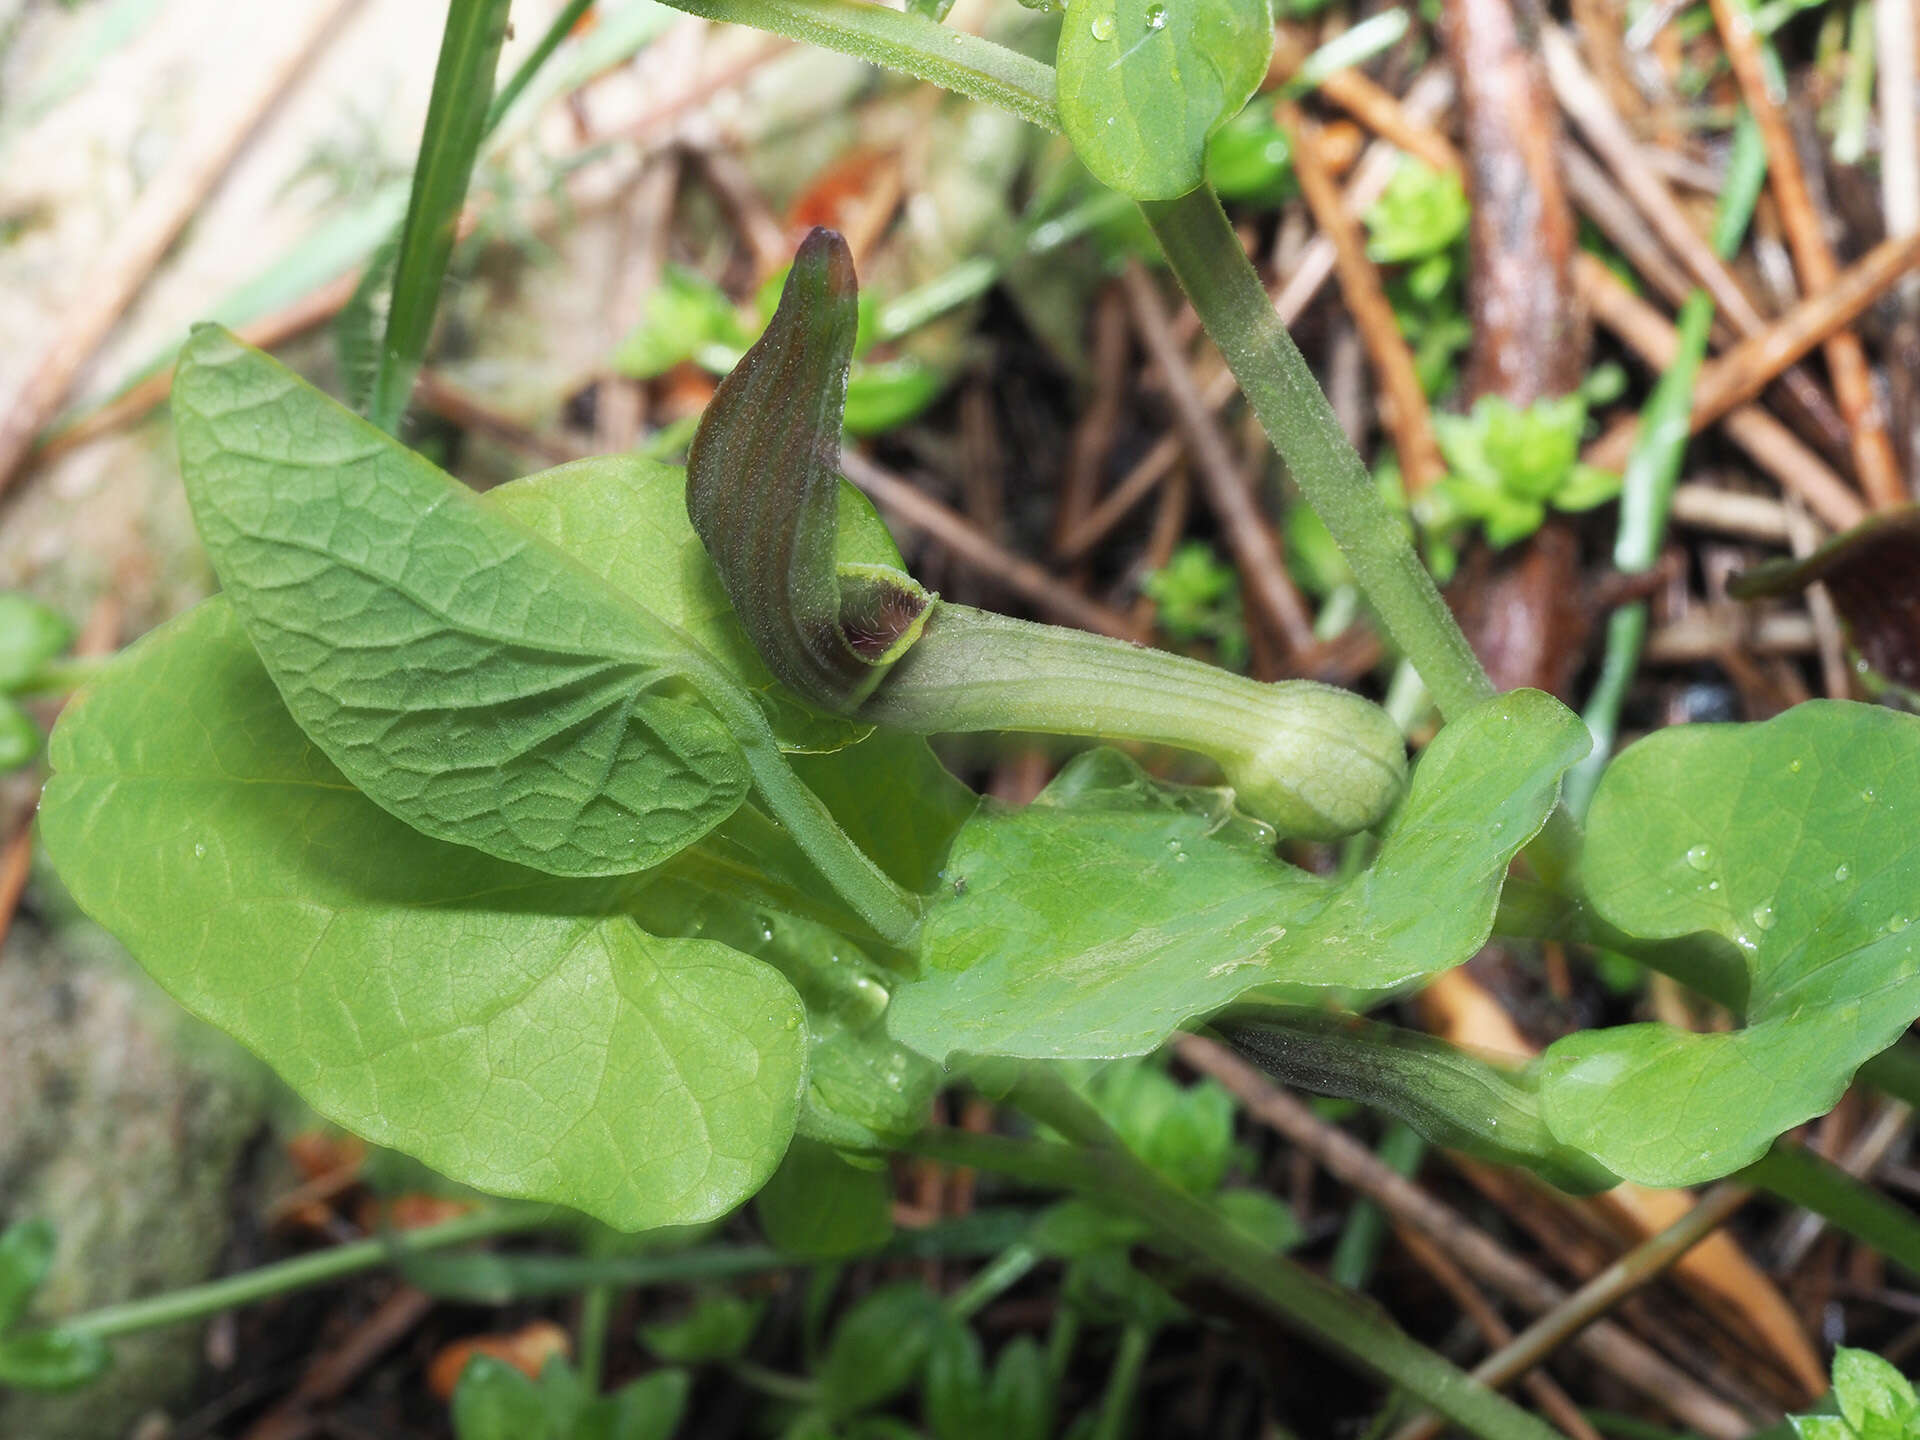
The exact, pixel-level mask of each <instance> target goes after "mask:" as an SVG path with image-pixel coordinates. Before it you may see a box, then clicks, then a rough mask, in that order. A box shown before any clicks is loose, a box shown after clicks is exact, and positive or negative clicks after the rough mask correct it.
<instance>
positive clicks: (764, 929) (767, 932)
mask: <svg viewBox="0 0 1920 1440" xmlns="http://www.w3.org/2000/svg"><path fill="white" fill-rule="evenodd" d="M772 939H773V921H771V920H769V919H768V918H767V917H766V916H764V915H762V916H761V917H760V943H761V944H762V945H765V944H768V943H769V942H771V941H772Z"/></svg>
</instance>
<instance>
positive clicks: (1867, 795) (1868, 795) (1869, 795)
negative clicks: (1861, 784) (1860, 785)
mask: <svg viewBox="0 0 1920 1440" xmlns="http://www.w3.org/2000/svg"><path fill="white" fill-rule="evenodd" d="M1860 798H1861V799H1862V800H1864V801H1866V802H1867V804H1869V805H1871V804H1873V801H1874V794H1873V791H1872V790H1871V789H1867V790H1862V791H1861V792H1860Z"/></svg>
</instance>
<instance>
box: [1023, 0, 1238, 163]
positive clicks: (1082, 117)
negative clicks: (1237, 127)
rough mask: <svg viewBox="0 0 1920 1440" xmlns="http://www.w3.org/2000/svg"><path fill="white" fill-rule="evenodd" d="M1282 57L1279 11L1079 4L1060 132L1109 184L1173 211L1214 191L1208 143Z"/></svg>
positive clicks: (1189, 2) (1160, 1) (1165, 0)
mask: <svg viewBox="0 0 1920 1440" xmlns="http://www.w3.org/2000/svg"><path fill="white" fill-rule="evenodd" d="M1272 56H1273V4H1272V0H1076V3H1075V4H1074V6H1073V8H1072V10H1071V11H1070V12H1069V14H1068V15H1067V17H1066V19H1065V20H1064V21H1063V22H1062V23H1061V26H1060V48H1059V51H1058V52H1057V54H1056V56H1055V64H1056V66H1057V67H1058V71H1059V77H1060V119H1061V123H1062V124H1064V125H1065V126H1066V131H1067V136H1068V138H1069V139H1071V140H1072V141H1073V148H1074V150H1075V151H1076V152H1078V154H1079V156H1080V159H1081V160H1082V161H1083V162H1085V164H1086V167H1087V169H1089V170H1091V171H1092V172H1093V173H1094V176H1095V177H1096V178H1097V179H1098V180H1100V182H1101V183H1102V184H1104V185H1109V186H1111V187H1112V188H1113V189H1115V190H1118V191H1119V192H1120V193H1121V194H1123V195H1129V196H1131V197H1132V198H1134V199H1135V200H1171V199H1173V198H1174V197H1175V196H1177V195H1184V194H1186V193H1187V192H1188V191H1189V190H1191V189H1193V188H1194V187H1195V186H1197V185H1199V184H1200V183H1201V182H1202V181H1203V180H1205V179H1206V175H1207V141H1208V140H1209V139H1210V138H1211V137H1212V135H1213V132H1214V131H1216V130H1218V129H1219V128H1220V127H1221V126H1223V125H1225V124H1226V123H1227V122H1228V121H1229V120H1231V119H1232V118H1233V117H1234V116H1235V115H1237V114H1239V113H1240V107H1241V106H1242V105H1245V104H1246V103H1247V98H1248V97H1249V96H1250V95H1252V94H1253V92H1254V90H1255V89H1256V88H1258V86H1259V84H1260V81H1261V79H1262V78H1263V77H1264V76H1265V75H1266V73H1267V63H1268V61H1269V60H1270V59H1271V58H1272Z"/></svg>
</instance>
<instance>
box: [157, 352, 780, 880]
mask: <svg viewBox="0 0 1920 1440" xmlns="http://www.w3.org/2000/svg"><path fill="white" fill-rule="evenodd" d="M173 407H174V421H175V428H176V430H177V432H178V435H179V441H180V458H181V469H182V473H183V475H184V477H185V479H186V485H187V494H188V497H189V498H190V499H191V501H192V502H193V509H194V517H195V520H196V521H197V523H198V524H199V527H200V533H201V536H202V538H203V539H204V540H205V541H206V544H207V549H208V552H209V553H210V554H211V556H212V557H213V563H214V568H215V569H216V570H217V571H218V572H219V574H220V578H221V580H222V582H223V583H224V584H225V586H226V589H227V593H228V595H229V596H230V597H231V598H232V600H233V603H234V606H235V608H236V610H237V611H238V613H239V615H240V617H241V619H242V620H243V621H244V622H245V625H246V629H247V633H248V636H249V637H250V638H251V639H252V641H253V643H254V647H255V649H256V650H258V652H259V654H260V658H261V660H262V661H263V662H264V663H265V665H266V667H267V670H268V672H269V673H270V674H271V675H272V676H273V679H274V683H275V684H276V685H277V686H278V687H279V689H280V693H281V695H282V696H283V697H284V698H285V700H286V704H287V708H288V709H289V710H290V711H292V713H293V716H294V718H295V719H296V720H297V721H298V722H299V724H300V728H301V729H302V730H304V731H305V732H306V733H307V735H308V736H309V737H311V738H312V740H313V741H314V743H315V744H317V745H318V746H319V747H320V748H321V749H322V750H323V751H325V752H326V754H327V756H328V758H329V759H331V760H332V761H333V762H334V763H335V764H336V765H338V766H339V767H340V769H341V770H342V772H344V773H345V774H346V776H347V777H348V778H349V779H350V780H352V782H353V783H354V784H355V785H356V786H358V787H359V788H360V790H361V791H362V792H363V793H364V794H366V795H367V796H368V797H369V798H371V799H372V800H374V801H375V802H376V803H377V804H379V805H380V806H382V807H383V808H384V809H386V810H388V811H389V812H391V813H392V814H394V815H397V816H399V817H400V818H401V819H403V820H405V821H406V822H407V823H408V824H409V825H412V826H413V827H414V828H415V829H417V830H420V831H422V832H423V833H425V834H428V835H432V836H435V837H437V838H439V839H443V840H451V841H454V842H455V843H457V844H461V845H471V846H473V847H474V848H475V849H478V850H483V851H485V852H486V853H488V854H490V855H495V856H498V857H500V858H502V859H506V860H512V861H515V862H517V863H519V864H523V865H531V866H534V867H536V868H538V869H541V870H545V871H547V872H549V873H551V874H559V875H613V874H623V873H628V872H632V871H635V870H642V869H645V868H647V867H649V866H652V865H657V864H659V863H660V862H661V861H663V860H665V859H667V858H668V857H670V856H672V855H673V854H675V853H676V852H677V851H679V850H680V849H681V848H683V847H684V846H686V845H687V844H689V843H691V842H692V841H694V840H697V839H699V838H700V836H702V835H704V834H705V833H706V832H707V831H709V830H711V829H712V828H713V827H714V826H715V825H716V824H718V823H719V822H720V821H721V820H723V819H725V818H726V817H727V816H728V815H729V814H731V813H732V812H733V810H734V809H735V808H736V807H737V806H738V805H739V803H740V801H741V799H742V797H743V796H744V795H745V794H746V791H747V783H748V775H747V766H746V761H745V760H744V758H743V757H742V755H741V753H740V748H739V746H738V744H736V743H735V741H734V739H733V737H732V736H731V735H730V734H729V733H728V731H727V729H726V727H725V726H723V725H722V724H721V722H720V721H719V720H718V719H717V718H716V717H715V716H714V715H713V713H712V712H711V711H710V710H708V709H707V708H705V706H704V705H702V704H701V703H700V702H699V699H698V698H696V692H697V691H698V690H699V689H700V688H701V687H705V688H707V689H708V690H711V689H712V687H714V686H716V685H725V684H727V683H728V682H727V681H726V680H725V678H724V676H721V675H719V674H718V672H717V671H716V670H715V668H714V667H713V665H712V663H711V662H710V661H707V660H705V659H704V657H702V656H701V655H700V654H699V652H698V651H697V650H696V649H695V648H694V647H693V646H692V645H691V643H690V642H689V641H688V640H687V639H686V637H685V636H684V635H682V634H680V633H679V632H677V631H675V630H674V629H673V628H672V627H670V626H668V625H666V624H664V623H663V622H661V621H660V620H658V619H656V618H655V617H654V616H652V615H650V614H649V613H648V612H647V611H645V610H644V609H642V608H641V607H639V606H638V605H635V604H631V603H628V602H627V601H625V600H624V599H623V598H622V597H621V595H620V594H619V593H618V592H617V591H615V590H613V589H612V588H611V587H609V586H608V585H607V584H606V583H605V582H604V581H602V580H601V579H599V578H598V577H597V576H595V575H594V574H593V573H592V572H591V571H589V570H587V569H585V568H583V567H582V566H581V565H580V564H578V563H577V562H576V561H574V560H571V559H569V558H568V557H567V556H566V555H565V553H564V552H562V551H560V550H559V549H557V548H556V547H554V546H551V545H549V544H546V543H545V542H543V541H541V540H540V539H538V538H537V537H535V536H534V535H532V534H530V533H529V532H528V531H526V530H524V529H523V528H521V527H520V526H518V525H515V524H514V523H512V522H511V521H510V520H508V519H506V518H505V517H504V516H503V515H501V514H499V513H498V512H496V511H494V510H491V509H489V508H488V507H486V506H484V505H482V504H481V502H480V501H479V499H478V497H476V496H474V495H473V494H472V493H471V492H469V491H468V490H466V489H465V487H463V486H461V485H460V484H458V482H456V481H454V480H453V479H452V478H451V477H450V476H448V475H446V474H444V473H443V472H441V471H440V470H438V469H436V468H435V467H434V466H432V465H431V464H429V463H428V462H427V461H425V460H424V459H422V458H420V457H419V456H417V455H415V454H414V453H413V452H412V451H410V450H408V449H406V447H404V446H402V445H400V444H399V443H398V442H396V441H395V440H393V439H392V438H391V437H389V436H387V435H385V434H384V433H382V432H381V431H380V430H378V429H376V428H375V427H374V426H372V425H369V424H368V423H367V422H366V421H364V420H361V419H360V418H359V417H358V416H356V415H354V414H353V413H352V412H350V411H348V410H346V409H344V408H343V407H341V406H339V405H337V404H335V403H334V402H333V401H332V400H330V399H328V398H327V397H326V396H324V395H322V394H321V393H320V392H319V391H317V390H315V389H313V388H312V387H311V386H309V385H307V384H306V383H305V382H304V381H302V380H301V379H300V378H299V377H298V376H296V375H294V374H293V373H292V372H291V371H289V370H287V369H286V368H285V367H283V366H281V365H280V364H278V363H277V362H276V361H274V360H272V359H271V358H269V357H268V356H266V355H263V354H261V353H260V352H259V351H257V350H251V349H249V348H247V347H246V346H243V345H241V344H240V343H239V342H238V341H236V340H234V339H233V338H232V337H231V336H230V335H228V334H227V333H226V332H225V331H222V330H220V329H218V328H217V327H213V326H202V327H201V328H199V329H198V330H196V331H195V332H194V335H193V338H192V339H191V340H190V341H188V343H187V346H186V349H185V350H184V351H183V352H182V355H181V364H180V371H179V375H178V378H177V379H176V381H175V383H174V390H173Z"/></svg>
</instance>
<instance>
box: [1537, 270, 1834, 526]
mask: <svg viewBox="0 0 1920 1440" xmlns="http://www.w3.org/2000/svg"><path fill="white" fill-rule="evenodd" d="M1573 275H1574V282H1575V283H1576V284H1577V285H1578V286H1579V287H1580V293H1581V295H1582V296H1583V297H1584V298H1585V300H1586V303H1587V307H1588V308H1589V309H1590V310H1591V311H1592V312H1593V315H1594V318H1595V319H1597V320H1599V321H1600V323H1601V324H1603V325H1605V326H1606V327H1607V328H1608V329H1610V330H1612V331H1613V332H1614V333H1615V334H1616V335H1618V336H1619V337H1620V338H1621V339H1622V340H1623V341H1625V342H1626V343H1627V344H1628V345H1629V346H1631V347H1632V348H1633V350H1634V351H1635V352H1636V353H1637V354H1638V355H1639V356H1640V358H1641V359H1642V360H1644V361H1645V362H1646V363H1647V365H1648V366H1649V367H1651V368H1652V369H1653V370H1655V371H1660V370H1664V369H1665V368H1666V367H1667V366H1669V365H1671V364H1672V363H1673V357H1674V356H1675V355H1676V354H1677V353H1678V352H1679V348H1680V340H1679V335H1678V333H1677V332H1676V331H1675V330H1674V328H1673V325H1672V323H1671V322H1670V321H1669V320H1668V319H1667V318H1666V316H1664V315H1662V314H1661V313H1660V312H1659V311H1657V310H1655V309H1654V308H1653V307H1652V306H1651V305H1649V304H1647V302H1646V301H1644V300H1642V299H1641V298H1640V297H1639V296H1638V295H1635V294H1634V293H1633V292H1632V291H1631V290H1629V289H1628V288H1627V287H1626V286H1625V285H1623V284H1621V283H1620V280H1619V278H1618V277H1617V276H1615V275H1614V274H1613V273H1612V272H1611V271H1610V270H1608V269H1607V267H1606V266H1605V265H1603V264H1601V263H1600V262H1599V261H1598V260H1596V259H1594V258H1593V257H1592V256H1591V255H1581V256H1578V257H1576V259H1575V261H1574V267H1573ZM1625 423H1626V424H1627V425H1634V424H1636V423H1637V422H1634V421H1631V420H1629V421H1627V422H1625ZM1721 425H1722V427H1723V428H1724V429H1725V430H1726V432H1727V434H1728V435H1729V436H1730V437H1732V439H1733V440H1734V441H1735V442H1736V443H1737V444H1739V445H1740V447H1741V448H1742V449H1744V450H1745V451H1746V452H1747V454H1748V455H1749V456H1750V457H1752V459H1753V461H1754V463H1755V464H1757V465H1758V466H1760V468H1761V469H1763V470H1765V471H1767V472H1768V473H1769V474H1770V475H1772V476H1773V477H1774V479H1776V480H1778V481H1779V482H1780V484H1781V485H1782V486H1783V487H1785V489H1786V490H1787V491H1788V492H1789V493H1790V494H1794V495H1798V496H1799V497H1800V498H1801V499H1802V500H1803V501H1805V502H1806V504H1807V506H1808V508H1809V509H1811V510H1812V511H1813V512H1814V513H1815V514H1816V515H1818V516H1819V517H1820V518H1821V520H1823V521H1824V522H1825V523H1826V524H1828V525H1830V526H1832V527H1833V528H1834V529H1835V530H1845V529H1848V528H1849V527H1851V526H1853V525H1857V524H1859V523H1860V521H1862V520H1864V519H1865V518H1866V514H1867V510H1866V506H1864V505H1863V504H1861V503H1860V497H1859V496H1858V495H1856V494H1855V493H1854V491H1853V488H1852V487H1851V486H1849V485H1848V484H1847V483H1846V482H1845V481H1844V480H1842V479H1841V478H1840V477H1839V476H1838V475H1836V474H1835V473H1834V472H1833V470H1832V469H1831V468H1830V467H1829V466H1828V465H1827V463H1826V462H1825V461H1824V460H1822V459H1821V458H1820V457H1819V456H1818V455H1815V454H1814V453H1813V452H1812V451H1811V450H1809V449H1808V448H1807V447H1806V446H1805V445H1803V444H1801V443H1800V441H1799V439H1798V438H1797V437H1796V436H1795V435H1794V434H1793V432H1792V431H1790V430H1788V429H1787V428H1786V426H1784V425H1782V424H1781V423H1780V422H1779V421H1778V420H1775V419H1774V418H1773V417H1772V416H1771V415H1769V414H1768V413H1767V412H1766V411H1764V410H1762V409H1761V408H1760V407H1759V406H1757V405H1739V406H1735V407H1734V408H1733V409H1732V410H1730V411H1729V412H1728V413H1727V414H1726V415H1725V416H1723V417H1722V419H1721ZM1622 433H1626V434H1628V436H1629V438H1628V440H1627V443H1626V447H1625V449H1626V451H1627V452H1630V451H1631V450H1632V448H1633V446H1632V440H1631V432H1628V431H1623V432H1622ZM1613 435H1614V432H1613V431H1611V430H1610V431H1608V432H1607V434H1606V435H1604V436H1602V437H1601V439H1600V440H1598V441H1596V442H1594V444H1592V445H1590V446H1588V447H1587V451H1586V455H1585V457H1584V458H1585V459H1586V461H1587V463H1589V464H1592V465H1606V464H1608V463H1612V464H1614V466H1615V468H1618V467H1619V466H1620V465H1623V464H1624V463H1625V455H1624V454H1623V453H1622V451H1621V447H1620V445H1619V443H1618V442H1617V441H1613V440H1612V437H1613ZM1610 441H1611V442H1612V443H1611V444H1609V442H1610ZM1603 445H1606V446H1607V447H1608V448H1607V449H1605V450H1602V448H1601V447H1602V446H1603Z"/></svg>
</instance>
